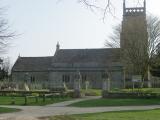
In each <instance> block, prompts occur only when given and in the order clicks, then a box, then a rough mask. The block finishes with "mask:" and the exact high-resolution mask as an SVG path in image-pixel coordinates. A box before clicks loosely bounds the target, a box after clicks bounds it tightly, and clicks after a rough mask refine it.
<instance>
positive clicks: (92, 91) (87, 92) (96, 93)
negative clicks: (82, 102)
mask: <svg viewBox="0 0 160 120" xmlns="http://www.w3.org/2000/svg"><path fill="white" fill-rule="evenodd" d="M81 92H82V93H83V94H85V95H87V96H101V93H102V90H101V89H88V90H85V89H82V90H81Z"/></svg>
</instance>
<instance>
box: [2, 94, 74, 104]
mask: <svg viewBox="0 0 160 120" xmlns="http://www.w3.org/2000/svg"><path fill="white" fill-rule="evenodd" d="M14 99H15V100H14V101H15V104H14V105H25V97H14ZM67 100H71V98H69V97H54V98H53V100H52V99H51V98H50V97H46V100H45V102H43V98H42V97H38V102H36V100H35V98H28V99H27V104H26V105H35V106H36V105H37V106H41V105H47V104H53V103H58V102H63V101H67ZM12 101H13V99H12V97H11V96H0V105H13V103H12Z"/></svg>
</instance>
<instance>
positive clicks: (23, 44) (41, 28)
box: [0, 0, 160, 62]
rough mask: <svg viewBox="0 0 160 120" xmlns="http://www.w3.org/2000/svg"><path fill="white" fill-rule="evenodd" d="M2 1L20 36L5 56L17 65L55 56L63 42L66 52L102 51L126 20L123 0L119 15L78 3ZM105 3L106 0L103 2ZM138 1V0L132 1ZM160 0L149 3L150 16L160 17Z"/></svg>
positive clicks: (119, 2)
mask: <svg viewBox="0 0 160 120" xmlns="http://www.w3.org/2000/svg"><path fill="white" fill-rule="evenodd" d="M56 1H57V0H1V1H0V3H1V5H2V7H5V8H6V9H7V10H6V12H5V14H6V15H5V17H6V18H7V19H8V20H9V25H10V26H11V28H12V29H13V30H14V31H16V32H17V33H18V34H20V35H19V36H17V37H16V39H15V40H14V41H13V42H12V46H13V47H11V48H10V50H9V52H8V54H6V55H5V56H9V57H10V58H11V59H12V62H14V61H15V60H16V59H17V57H18V55H19V54H20V55H21V56H51V55H54V52H55V49H56V43H57V41H59V43H60V47H61V48H63V49H77V48H102V47H104V42H105V39H107V37H108V36H109V34H111V33H112V26H114V25H116V24H118V23H120V22H121V20H122V0H112V1H116V2H115V3H114V6H115V13H114V16H116V17H113V16H111V15H109V14H108V15H107V16H106V20H105V22H103V21H102V17H103V15H102V14H101V13H100V12H96V11H95V12H94V13H93V12H91V11H90V10H89V9H87V8H86V7H85V6H83V5H82V4H79V3H78V2H77V1H78V0H61V2H58V3H57V2H56ZM101 1H102V0H101ZM129 1H131V0H129ZM132 1H133V2H135V1H136V0H132ZM159 6H160V0H147V13H152V14H154V15H157V16H159V17H160V7H159Z"/></svg>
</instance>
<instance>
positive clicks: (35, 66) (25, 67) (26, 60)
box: [12, 57, 52, 71]
mask: <svg viewBox="0 0 160 120" xmlns="http://www.w3.org/2000/svg"><path fill="white" fill-rule="evenodd" d="M51 60H52V57H19V58H18V59H17V61H16V63H15V64H14V66H13V68H12V71H47V70H48V68H49V66H50V65H51Z"/></svg>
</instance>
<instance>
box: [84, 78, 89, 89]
mask: <svg viewBox="0 0 160 120" xmlns="http://www.w3.org/2000/svg"><path fill="white" fill-rule="evenodd" d="M88 87H89V81H88V80H87V81H85V88H86V90H88Z"/></svg>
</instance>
